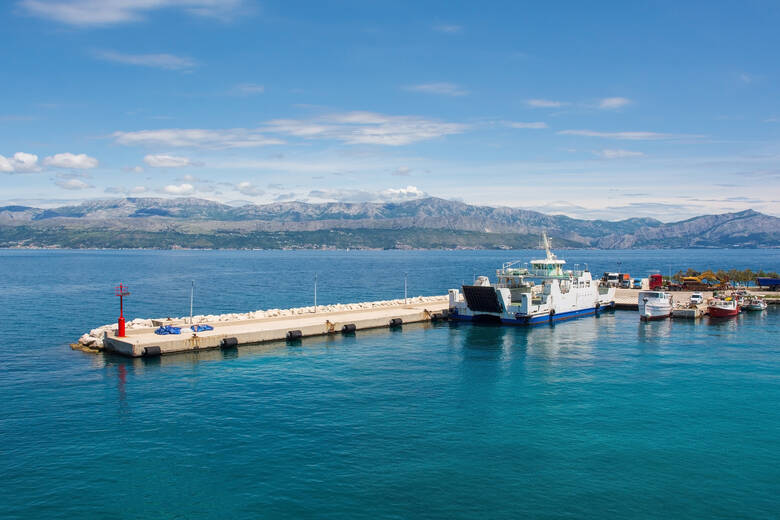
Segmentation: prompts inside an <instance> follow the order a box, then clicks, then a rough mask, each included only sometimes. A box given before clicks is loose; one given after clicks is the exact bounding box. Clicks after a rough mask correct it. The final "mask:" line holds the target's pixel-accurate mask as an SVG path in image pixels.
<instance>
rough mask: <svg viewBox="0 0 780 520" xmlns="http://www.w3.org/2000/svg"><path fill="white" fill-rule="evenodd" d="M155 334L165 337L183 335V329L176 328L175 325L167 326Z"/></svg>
mask: <svg viewBox="0 0 780 520" xmlns="http://www.w3.org/2000/svg"><path fill="white" fill-rule="evenodd" d="M154 333H155V334H159V335H160V336H165V335H166V334H181V327H174V326H173V325H165V326H163V327H160V328H159V329H157V330H155V331H154Z"/></svg>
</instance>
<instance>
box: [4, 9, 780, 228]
mask: <svg viewBox="0 0 780 520" xmlns="http://www.w3.org/2000/svg"><path fill="white" fill-rule="evenodd" d="M0 5H1V6H2V7H0V9H1V10H2V15H3V17H4V20H5V21H6V23H5V24H4V27H3V30H2V31H1V32H0V60H2V61H1V63H2V70H3V76H2V80H0V177H1V178H2V183H3V184H2V185H3V190H2V194H1V195H0V200H2V201H6V202H13V203H32V204H37V205H54V204H59V203H62V202H63V201H77V200H82V199H92V198H106V197H121V196H153V197H173V196H183V195H186V196H195V197H202V198H208V199H213V200H219V201H223V202H231V203H239V202H240V201H245V202H253V203H267V202H274V201H284V200H308V201H313V202H319V201H324V200H337V201H367V200H373V201H397V200H405V199H408V198H414V197H421V196H425V195H433V196H439V197H444V198H452V199H458V200H463V201H465V202H469V203H476V204H484V205H493V206H512V207H523V208H530V209H537V210H540V211H544V212H548V213H564V214H568V215H571V216H575V217H586V218H596V217H598V218H608V219H620V218H626V217H632V216H652V217H656V218H659V219H661V220H667V221H668V220H675V219H680V218H686V217H689V216H693V215H698V214H703V213H716V212H725V211H736V210H742V209H746V208H753V209H756V210H759V211H763V212H766V213H769V214H773V215H780V162H779V160H780V104H779V103H778V100H779V99H780V96H778V94H780V90H778V81H779V80H780V74H778V60H777V49H780V31H777V27H778V26H780V4H778V3H777V2H772V1H765V2H712V1H710V2H660V1H659V2H641V3H640V2H598V3H594V2H574V1H572V2H557V3H554V2H545V3H542V2H505V3H501V2H494V3H476V2H473V3H466V2H432V1H431V2H400V1H396V2H379V1H355V2H338V1H336V2H275V1H254V0H221V1H220V0H20V1H8V2H3V3H2V4H0Z"/></svg>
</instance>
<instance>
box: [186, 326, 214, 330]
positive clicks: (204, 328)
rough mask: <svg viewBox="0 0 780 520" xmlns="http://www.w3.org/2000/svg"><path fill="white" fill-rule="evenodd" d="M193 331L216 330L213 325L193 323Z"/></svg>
mask: <svg viewBox="0 0 780 520" xmlns="http://www.w3.org/2000/svg"><path fill="white" fill-rule="evenodd" d="M190 328H191V329H192V331H193V332H203V331H204V330H214V327H212V326H211V325H193V326H192V327H190Z"/></svg>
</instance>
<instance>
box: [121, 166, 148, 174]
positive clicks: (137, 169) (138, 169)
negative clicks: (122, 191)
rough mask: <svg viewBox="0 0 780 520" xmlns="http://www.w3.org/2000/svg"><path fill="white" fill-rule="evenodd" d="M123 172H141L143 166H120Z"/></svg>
mask: <svg viewBox="0 0 780 520" xmlns="http://www.w3.org/2000/svg"><path fill="white" fill-rule="evenodd" d="M122 171H123V172H128V173H143V172H144V167H143V166H125V167H123V168H122Z"/></svg>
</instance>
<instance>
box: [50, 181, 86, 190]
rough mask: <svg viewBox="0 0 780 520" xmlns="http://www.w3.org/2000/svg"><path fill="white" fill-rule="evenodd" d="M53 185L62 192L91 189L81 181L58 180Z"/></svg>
mask: <svg viewBox="0 0 780 520" xmlns="http://www.w3.org/2000/svg"><path fill="white" fill-rule="evenodd" d="M55 184H56V185H57V186H59V187H60V188H62V189H64V190H86V189H88V188H91V187H92V186H91V185H89V184H87V183H86V182H84V181H82V180H81V179H68V180H60V181H57V182H56V183H55Z"/></svg>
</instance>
